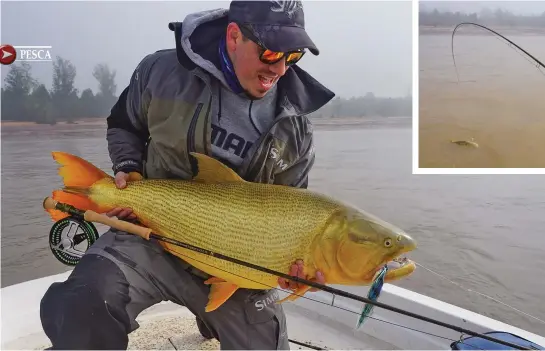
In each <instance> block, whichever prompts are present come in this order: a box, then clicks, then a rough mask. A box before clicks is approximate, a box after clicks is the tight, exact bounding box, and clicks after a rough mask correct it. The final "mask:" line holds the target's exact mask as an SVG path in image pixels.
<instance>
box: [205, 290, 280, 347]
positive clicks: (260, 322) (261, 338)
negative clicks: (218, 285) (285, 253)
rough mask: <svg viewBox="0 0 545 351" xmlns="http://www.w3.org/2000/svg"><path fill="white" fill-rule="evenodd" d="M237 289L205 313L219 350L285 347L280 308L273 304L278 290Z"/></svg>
mask: <svg viewBox="0 0 545 351" xmlns="http://www.w3.org/2000/svg"><path fill="white" fill-rule="evenodd" d="M237 293H238V294H237ZM237 293H235V294H236V295H237V296H234V298H233V299H232V300H230V301H229V300H228V301H227V302H226V303H225V304H224V305H223V306H221V307H220V308H219V309H218V310H217V313H216V312H211V313H212V315H210V317H208V319H209V320H210V322H211V323H212V325H213V327H214V329H216V330H217V333H218V334H219V341H220V343H221V348H222V350H225V349H239V350H241V349H245V350H277V349H278V350H287V349H289V342H288V334H287V328H286V317H285V314H284V310H283V308H282V306H281V305H279V304H276V301H277V300H278V299H279V295H278V292H277V291H276V290H270V291H267V292H264V293H262V294H260V293H258V294H256V293H254V292H249V291H244V290H241V291H240V292H237ZM248 293H249V294H250V296H248V295H247V294H248ZM204 315H205V316H206V314H204ZM205 318H206V317H205Z"/></svg>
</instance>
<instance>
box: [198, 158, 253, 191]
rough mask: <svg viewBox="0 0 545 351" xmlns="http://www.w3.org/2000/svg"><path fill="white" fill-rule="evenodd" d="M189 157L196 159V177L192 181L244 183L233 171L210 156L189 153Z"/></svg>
mask: <svg viewBox="0 0 545 351" xmlns="http://www.w3.org/2000/svg"><path fill="white" fill-rule="evenodd" d="M190 154H191V156H193V157H195V159H197V167H198V171H197V175H196V176H195V177H194V178H193V180H194V181H197V182H203V183H225V182H244V181H245V180H244V179H242V178H241V177H240V176H239V175H238V174H237V173H236V172H235V171H233V170H232V169H231V168H229V167H227V166H226V165H224V164H223V163H221V162H220V161H218V160H216V159H215V158H212V157H210V156H207V155H204V154H199V153H196V152H191V153H190Z"/></svg>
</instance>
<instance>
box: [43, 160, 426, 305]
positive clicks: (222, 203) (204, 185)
mask: <svg viewBox="0 0 545 351" xmlns="http://www.w3.org/2000/svg"><path fill="white" fill-rule="evenodd" d="M52 154H53V158H54V159H55V160H56V161H57V162H58V163H59V164H60V165H61V166H60V168H59V175H60V176H61V177H62V178H63V182H64V188H63V189H62V190H55V191H53V195H52V197H53V199H54V200H57V201H60V202H64V203H67V204H70V205H72V206H75V207H77V208H79V209H81V210H93V211H96V212H98V213H104V212H107V211H109V210H110V209H112V208H115V207H128V208H131V209H132V210H133V212H134V214H135V215H136V216H137V217H138V219H139V222H140V224H141V225H143V226H145V227H147V228H150V229H151V230H152V231H153V232H154V233H157V234H159V235H163V236H166V237H168V238H172V239H176V240H178V241H182V242H186V243H188V244H191V245H194V246H198V247H202V248H205V249H208V250H211V251H215V252H218V253H221V254H223V255H227V256H230V257H233V258H237V259H239V260H242V261H246V262H249V263H253V264H255V265H259V266H262V267H266V268H269V269H272V270H275V271H278V272H282V273H285V274H289V268H290V266H291V264H292V263H293V262H295V261H296V260H297V259H302V260H304V263H305V274H307V277H308V279H312V278H314V277H315V274H316V271H317V270H320V271H322V272H323V274H324V278H325V282H326V284H340V285H368V284H371V283H372V281H373V278H374V276H375V274H376V273H377V272H378V271H379V270H380V269H381V268H382V267H383V266H384V265H385V264H387V263H388V262H390V261H392V260H393V259H395V258H397V257H399V256H400V255H402V254H403V253H406V252H409V251H411V250H413V249H415V248H416V243H415V241H414V240H413V239H412V238H411V237H410V236H408V235H407V234H406V233H404V232H403V231H402V230H401V229H399V228H397V227H395V226H393V225H391V224H389V223H387V222H385V221H382V220H380V219H379V218H377V217H375V216H373V215H371V214H368V213H366V212H364V211H362V210H359V209H357V208H355V207H352V206H350V205H347V204H344V203H342V202H340V201H337V200H335V199H333V198H331V197H328V196H325V195H322V194H319V193H316V192H313V191H310V190H308V189H299V188H294V187H288V186H282V185H271V184H262V183H252V182H247V181H245V180H243V179H242V178H240V177H239V176H238V175H237V174H236V173H235V172H234V171H232V170H231V169H230V168H228V167H227V166H225V165H224V164H222V163H221V162H219V161H217V160H215V159H213V158H210V157H208V156H206V155H202V154H196V153H193V154H192V156H193V157H195V159H196V160H197V164H198V174H197V175H196V176H195V177H194V178H193V179H192V180H190V181H187V180H174V179H169V180H162V179H143V180H135V181H129V182H128V183H127V187H126V188H125V189H117V188H116V186H115V184H114V179H113V177H112V176H110V175H108V174H107V173H105V172H104V171H102V170H100V169H99V168H97V167H95V166H94V165H92V164H90V163H89V162H87V161H85V160H83V159H81V158H79V157H77V156H74V155H71V154H68V153H63V152H53V153H52ZM48 212H49V214H50V215H51V217H52V219H53V220H59V219H61V218H64V217H66V216H67V214H65V213H63V212H61V211H58V210H48ZM160 243H161V245H162V246H163V247H164V248H165V249H166V250H168V251H169V252H171V253H172V254H174V255H176V256H178V257H180V258H182V259H183V260H185V261H187V262H189V263H190V264H192V265H193V266H195V267H197V268H198V269H200V270H202V271H204V272H206V273H208V274H210V275H211V276H213V278H211V279H209V280H208V281H206V282H205V283H206V284H210V285H211V289H210V294H209V301H208V304H207V306H206V311H207V312H209V311H213V310H215V309H216V308H218V307H220V306H221V304H223V303H224V302H225V301H226V300H227V299H229V297H231V296H232V294H233V293H234V292H235V291H236V290H237V289H238V288H247V289H271V288H274V287H277V286H278V277H277V276H275V275H271V274H268V273H264V272H261V271H258V270H255V269H251V268H248V267H245V266H242V265H239V264H236V263H232V262H229V261H226V260H222V259H219V258H216V257H212V256H209V255H206V254H203V253H199V252H195V251H192V250H189V249H185V248H182V247H179V246H176V245H173V244H169V243H165V242H160ZM414 269H415V264H414V262H412V261H407V264H405V265H402V266H400V267H398V268H397V269H392V270H389V271H388V273H387V274H386V276H385V281H386V282H388V281H391V280H395V279H399V278H401V277H404V276H407V275H409V274H411V273H412V272H413V271H414ZM308 289H310V287H305V288H302V289H300V290H298V291H296V292H295V293H294V294H291V295H289V296H288V297H286V298H285V299H283V300H281V301H280V302H283V301H285V300H295V299H296V298H298V295H302V294H304V293H305V292H306V291H308Z"/></svg>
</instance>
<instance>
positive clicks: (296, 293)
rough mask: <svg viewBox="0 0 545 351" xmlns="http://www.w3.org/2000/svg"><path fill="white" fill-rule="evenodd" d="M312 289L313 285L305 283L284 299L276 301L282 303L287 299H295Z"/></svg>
mask: <svg viewBox="0 0 545 351" xmlns="http://www.w3.org/2000/svg"><path fill="white" fill-rule="evenodd" d="M310 289H312V287H311V286H308V285H305V286H303V287H301V288H299V289H297V290H295V291H294V292H293V293H291V294H289V295H288V296H286V297H284V298H283V299H282V300H278V301H277V302H276V303H282V302H286V301H295V300H297V299H298V298H300V297H301V296H303V295H304V294H306V292H307V291H309V290H310Z"/></svg>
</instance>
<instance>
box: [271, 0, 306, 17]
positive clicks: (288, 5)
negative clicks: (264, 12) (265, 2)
mask: <svg viewBox="0 0 545 351" xmlns="http://www.w3.org/2000/svg"><path fill="white" fill-rule="evenodd" d="M302 8H303V4H302V3H301V1H299V0H275V1H272V5H271V11H273V12H284V13H285V14H287V15H288V17H289V18H292V17H293V16H294V15H295V12H297V11H298V10H299V9H302Z"/></svg>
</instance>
